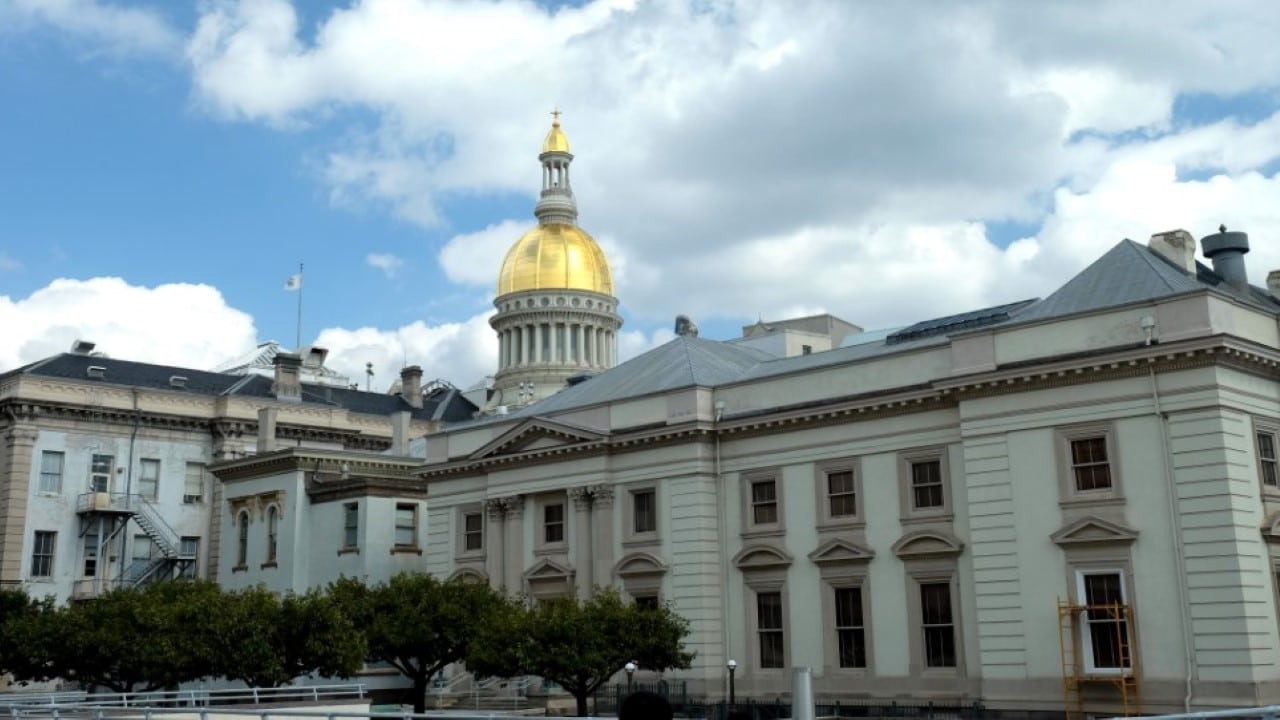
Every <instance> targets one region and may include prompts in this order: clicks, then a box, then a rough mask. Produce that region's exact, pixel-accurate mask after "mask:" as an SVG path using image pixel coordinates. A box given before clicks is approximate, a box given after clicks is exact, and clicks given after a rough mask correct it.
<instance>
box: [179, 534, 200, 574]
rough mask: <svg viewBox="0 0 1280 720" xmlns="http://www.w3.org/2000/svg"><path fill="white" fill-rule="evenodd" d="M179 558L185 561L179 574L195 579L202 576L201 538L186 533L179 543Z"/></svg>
mask: <svg viewBox="0 0 1280 720" xmlns="http://www.w3.org/2000/svg"><path fill="white" fill-rule="evenodd" d="M178 558H179V559H180V560H182V561H183V564H182V565H181V569H180V570H179V572H178V574H179V576H180V577H184V578H187V579H192V580H194V579H195V578H197V577H200V538H199V537H198V536H194V535H184V536H183V537H182V539H181V540H180V541H179V543H178Z"/></svg>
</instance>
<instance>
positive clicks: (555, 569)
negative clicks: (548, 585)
mask: <svg viewBox="0 0 1280 720" xmlns="http://www.w3.org/2000/svg"><path fill="white" fill-rule="evenodd" d="M572 578H573V568H570V567H565V566H564V565H561V564H560V563H558V562H556V561H554V560H540V561H539V562H538V563H537V564H535V565H534V566H533V567H531V568H529V569H528V570H526V571H525V573H524V579H525V580H527V581H529V582H538V581H540V580H566V581H567V580H571V579H572Z"/></svg>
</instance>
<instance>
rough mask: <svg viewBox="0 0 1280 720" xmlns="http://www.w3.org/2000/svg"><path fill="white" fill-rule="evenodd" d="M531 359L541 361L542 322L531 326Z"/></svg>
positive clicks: (536, 361)
mask: <svg viewBox="0 0 1280 720" xmlns="http://www.w3.org/2000/svg"><path fill="white" fill-rule="evenodd" d="M533 361H534V362H535V363H540V362H542V324H541V323H538V324H535V325H534V326H533Z"/></svg>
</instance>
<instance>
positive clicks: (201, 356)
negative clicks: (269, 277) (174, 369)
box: [0, 277, 255, 369]
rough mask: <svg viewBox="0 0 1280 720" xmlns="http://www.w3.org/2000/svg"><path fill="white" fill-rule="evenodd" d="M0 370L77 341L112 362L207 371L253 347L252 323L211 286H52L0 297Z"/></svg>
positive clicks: (116, 281)
mask: <svg viewBox="0 0 1280 720" xmlns="http://www.w3.org/2000/svg"><path fill="white" fill-rule="evenodd" d="M0 327H3V328H5V335H6V341H5V342H4V344H3V346H0V369H12V368H14V367H16V366H19V365H23V364H25V363H29V362H33V361H35V360H39V359H42V358H45V357H48V356H50V355H54V354H57V353H61V352H66V351H67V350H68V349H69V348H70V347H71V343H72V342H74V341H75V340H77V339H82V340H89V341H92V342H95V343H97V345H98V350H100V351H102V352H105V353H106V354H108V355H111V356H114V357H120V358H125V359H128V360H138V361H142V362H154V363H161V364H171V365H178V366H182V367H191V368H201V369H207V368H211V367H213V366H215V365H217V364H219V363H221V362H224V361H226V360H229V359H231V358H233V357H236V356H238V355H240V354H243V353H245V352H248V351H249V350H250V349H252V348H253V347H254V345H255V332H254V325H253V318H251V317H249V315H247V314H245V313H243V312H241V311H239V310H236V309H235V308H232V307H229V306H228V305H227V304H226V301H225V300H224V299H223V297H222V294H221V293H220V292H218V290H217V289H216V288H212V287H209V286H208V285H188V284H167V285H158V286H156V287H139V286H135V285H130V284H128V283H126V282H125V281H124V280H121V279H120V278H110V277H105V278H92V279H89V280H68V279H60V280H54V281H53V282H52V283H50V284H49V285H48V286H47V287H44V288H42V289H40V290H37V291H36V292H34V293H32V294H31V295H30V296H28V297H25V298H16V299H15V298H10V297H8V296H0Z"/></svg>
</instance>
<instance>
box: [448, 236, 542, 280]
mask: <svg viewBox="0 0 1280 720" xmlns="http://www.w3.org/2000/svg"><path fill="white" fill-rule="evenodd" d="M533 224H534V223H533V222H532V221H530V220H525V221H521V220H503V221H502V222H499V223H494V224H492V225H489V226H488V227H486V228H484V229H483V230H477V231H476V232H473V233H465V234H462V235H455V236H453V237H452V238H450V239H449V241H448V242H447V243H445V245H444V247H442V248H441V249H440V267H441V268H442V269H443V270H444V273H445V276H446V277H448V278H449V280H451V281H452V282H456V283H467V284H470V285H482V286H484V285H487V286H490V287H491V288H492V287H497V281H498V270H499V268H500V267H501V263H502V259H503V258H504V257H506V255H507V250H508V249H509V248H510V247H511V246H512V245H514V244H515V242H516V240H519V239H520V236H521V235H524V233H525V231H527V230H528V229H529V228H531V227H532V226H533Z"/></svg>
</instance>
